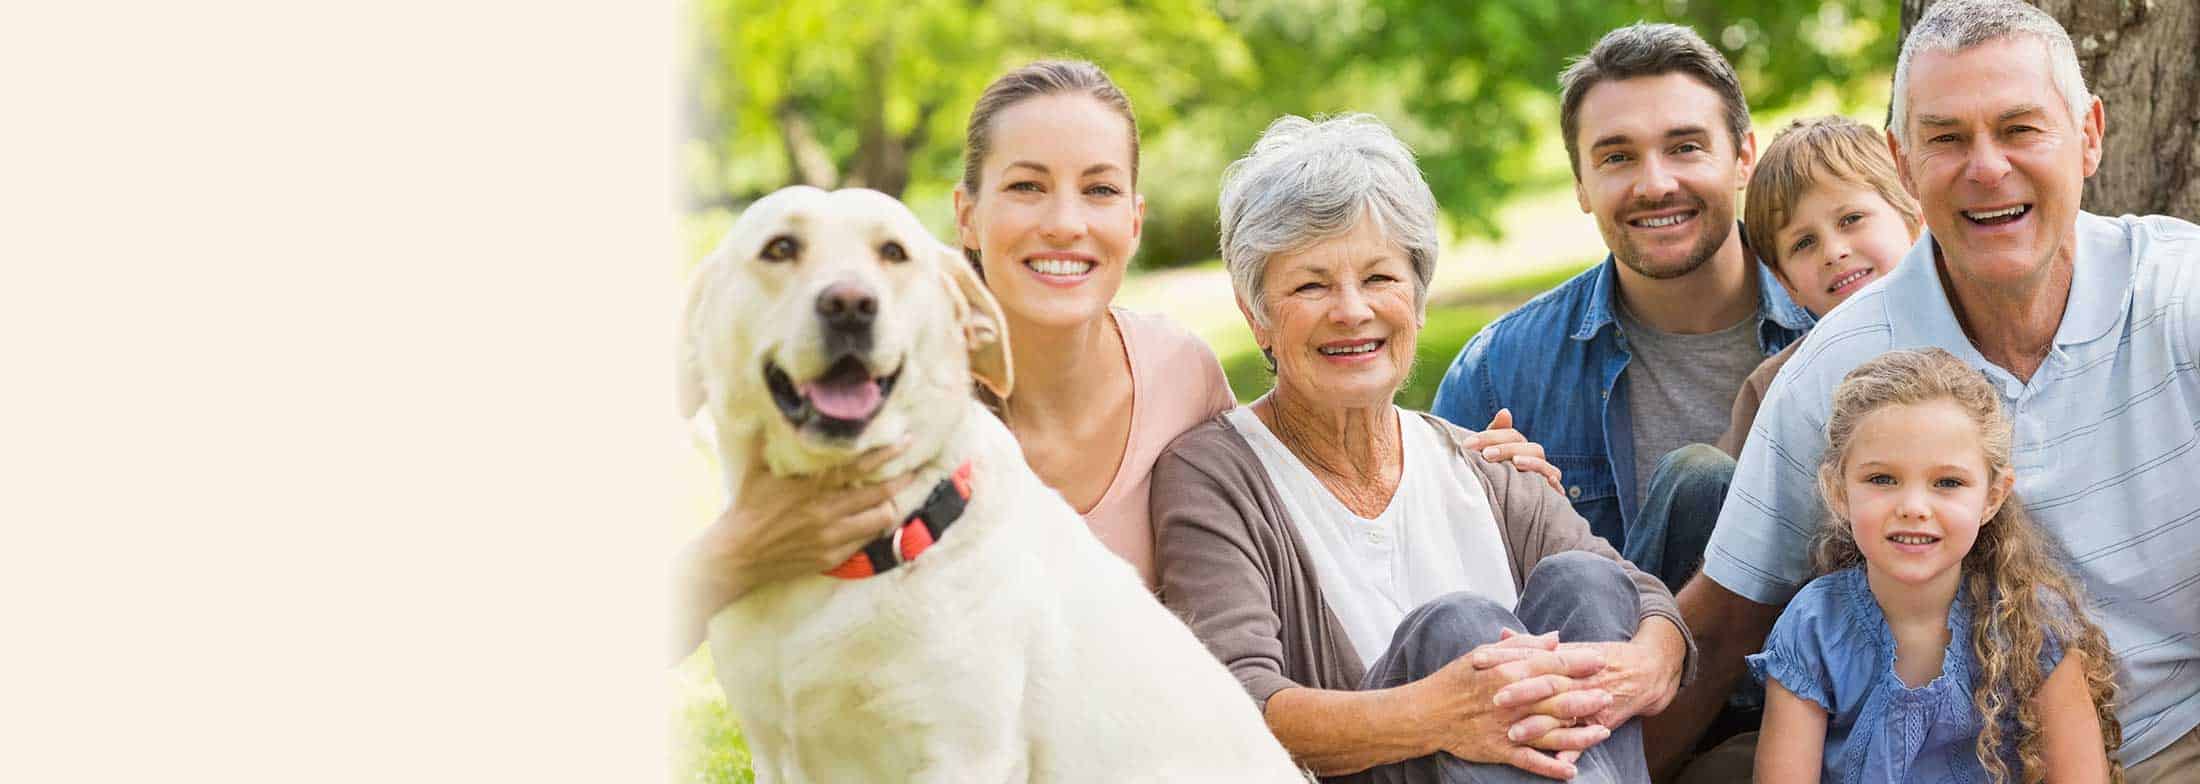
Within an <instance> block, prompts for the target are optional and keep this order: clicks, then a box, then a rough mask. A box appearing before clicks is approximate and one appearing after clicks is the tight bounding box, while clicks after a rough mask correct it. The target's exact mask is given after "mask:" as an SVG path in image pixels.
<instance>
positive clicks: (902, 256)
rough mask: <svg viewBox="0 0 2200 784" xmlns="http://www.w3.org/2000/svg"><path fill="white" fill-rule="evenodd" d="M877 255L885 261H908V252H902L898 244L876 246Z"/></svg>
mask: <svg viewBox="0 0 2200 784" xmlns="http://www.w3.org/2000/svg"><path fill="white" fill-rule="evenodd" d="M878 255H879V256H880V257H882V258H884V259H886V260H887V261H908V260H909V252H908V251H905V250H902V249H901V243H899V242H889V243H886V244H884V245H880V246H878Z"/></svg>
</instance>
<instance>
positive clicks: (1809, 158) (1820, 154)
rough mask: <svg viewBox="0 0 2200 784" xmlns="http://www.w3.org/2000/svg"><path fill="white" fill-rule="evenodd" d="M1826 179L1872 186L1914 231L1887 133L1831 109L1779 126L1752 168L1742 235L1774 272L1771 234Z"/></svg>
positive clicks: (1911, 207)
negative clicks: (1825, 112) (1807, 193)
mask: <svg viewBox="0 0 2200 784" xmlns="http://www.w3.org/2000/svg"><path fill="white" fill-rule="evenodd" d="M1826 178H1832V179H1837V180H1846V181H1848V182H1852V183H1856V184H1859V185H1868V186H1871V188H1872V190H1875V191H1878V192H1879V198H1881V199H1884V200H1886V202H1887V206H1889V207H1893V208H1894V211H1895V212H1896V213H1897V214H1900V215H1901V216H1902V222H1903V223H1904V224H1905V225H1907V226H1908V227H1909V229H1910V235H1911V236H1916V235H1917V224H1918V207H1917V199H1915V198H1912V197H1911V196H1910V192H1909V191H1907V190H1904V189H1903V188H1902V178H1901V176H1900V175H1898V174H1896V173H1895V170H1894V158H1892V157H1890V156H1889V155H1888V154H1887V140H1886V137H1884V136H1881V135H1880V133H1879V131H1878V130H1877V129H1875V128H1872V127H1871V126H1869V125H1865V124H1863V123H1860V122H1857V121H1855V120H1851V119H1849V118H1847V117H1842V116H1840V115H1835V114H1829V115H1826V116H1823V117H1811V118H1807V119H1802V120H1796V121H1794V122H1791V123H1788V126H1787V127H1786V128H1782V129H1780V135H1779V136H1777V137H1774V138H1773V140H1772V143H1771V144H1768V145H1765V151H1764V154H1762V155H1759V156H1758V157H1757V171H1756V172H1755V173H1753V174H1751V175H1750V176H1749V191H1748V197H1747V199H1746V200H1745V201H1744V202H1743V203H1742V239H1744V240H1746V241H1747V242H1748V243H1749V247H1750V249H1751V250H1754V251H1756V252H1757V259H1758V260H1759V261H1762V262H1764V265H1765V266H1767V267H1771V268H1772V271H1773V272H1774V273H1776V274H1778V273H1780V254H1781V253H1782V251H1783V250H1784V249H1783V248H1781V247H1780V243H1779V242H1778V240H1776V239H1775V237H1774V235H1776V234H1778V233H1779V231H1780V229H1781V228H1783V227H1785V226H1787V222H1788V218H1789V213H1790V212H1791V211H1793V210H1794V208H1795V203H1796V202H1798V201H1802V199H1803V194H1804V193H1806V192H1808V191H1809V190H1810V189H1811V188H1814V187H1817V186H1818V184H1819V183H1820V182H1821V181H1823V180H1824V179H1826ZM1781 279H1783V280H1785V279H1786V276H1785V275H1784V274H1783V275H1782V278H1781Z"/></svg>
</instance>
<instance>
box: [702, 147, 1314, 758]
mask: <svg viewBox="0 0 2200 784" xmlns="http://www.w3.org/2000/svg"><path fill="white" fill-rule="evenodd" d="M1006 340H1007V337H1006V335H1005V334H1004V333H1003V328H1002V322H1001V314H1000V309H999V306H998V305H997V304H996V303H995V302H994V300H993V297H992V295H991V294H990V293H989V292H987V290H986V288H985V286H984V284H983V283H981V282H980V281H979V280H978V278H977V276H976V274H975V273H973V272H972V270H971V269H970V267H969V265H968V264H967V263H966V262H965V261H964V260H963V258H962V257H961V256H960V255H959V254H957V253H956V252H954V251H953V250H951V249H949V248H947V247H946V246H944V245H942V244H940V243H939V242H938V241H936V240H934V239H933V238H932V236H931V235H930V234H929V233H927V232H926V231H925V229H924V227H923V226H922V225H921V224H919V223H918V221H917V219H916V218H915V216H913V215H911V214H910V213H909V211H908V210H907V209H906V208H904V207H903V206H902V205H901V203H900V202H897V201H895V200H894V199H892V198H890V197H888V196H886V195H884V194H881V193H878V192H875V191H867V190H854V189H850V190H841V191H833V192H830V193H828V192H826V191H823V190H819V189H816V188H807V187H796V188H788V189H786V190H782V191H779V192H777V193H774V194H772V195H770V196H767V197H765V198H764V199H762V200H759V201H757V202H756V203H755V204H754V205H752V206H751V207H750V208H749V209H748V210H747V211H746V212H745V213H743V214H742V216H741V218H740V219H739V220H738V221H737V222H736V223H735V224H734V226H733V229H732V231H731V232H730V233H729V235H728V236H727V237H726V239H725V240H724V242H722V243H721V244H720V245H719V246H718V249H717V250H716V251H715V252H713V253H712V255H711V256H710V258H708V259H707V260H705V261H704V263H703V266H702V268H701V269H700V271H699V272H698V273H697V275H696V279H695V284H694V289H693V291H692V293H691V294H690V295H689V300H688V313H687V323H686V343H685V345H684V346H683V350H682V353H683V357H682V370H681V377H682V387H683V394H682V397H683V401H682V405H683V407H684V408H685V409H686V411H687V412H688V413H689V414H691V415H692V414H693V412H694V411H695V410H696V409H698V408H700V409H702V410H705V411H708V412H709V414H710V418H711V421H712V422H713V424H714V425H715V427H716V429H717V431H718V438H717V443H718V444H719V451H720V452H721V453H722V457H723V458H724V462H725V465H726V470H727V475H728V477H729V482H733V481H738V479H737V478H738V477H740V476H741V475H742V472H743V469H744V467H745V466H746V465H747V464H748V463H747V461H751V460H763V461H766V464H767V466H768V468H769V469H770V470H772V471H773V472H775V473H777V474H780V475H826V476H832V475H833V474H834V472H835V471H836V469H840V468H842V467H845V466H848V465H850V464H851V463H852V462H853V461H854V459H855V458H856V456H857V455H859V454H860V453H863V452H864V451H866V450H868V449H871V448H873V447H878V446H881V445H886V444H893V443H897V442H902V441H903V439H907V441H906V443H907V444H909V446H908V447H907V448H906V449H905V450H904V451H903V453H902V454H901V455H900V456H899V457H897V458H895V459H894V461H893V462H891V463H889V464H887V465H885V466H883V467H881V468H880V469H878V470H877V471H876V473H875V474H874V475H871V476H857V477H846V481H849V482H851V483H867V482H878V481H881V480H883V479H885V478H887V477H891V476H895V475H898V474H900V473H902V472H908V471H915V472H916V474H917V480H916V481H915V482H913V483H912V484H911V486H910V489H909V490H907V491H905V492H904V493H902V495H901V497H898V498H896V499H895V507H894V508H895V509H896V510H900V511H903V512H906V513H908V514H909V515H910V519H909V520H908V521H906V522H905V523H903V524H901V525H899V526H897V527H896V528H895V529H894V530H892V531H888V532H882V533H881V536H880V538H879V539H878V540H877V541H874V542H872V543H871V545H870V546H868V547H866V548H865V549H864V551H863V552H862V553H859V554H858V555H857V556H856V557H855V558H854V559H852V560H851V561H850V562H849V563H848V564H845V565H843V566H842V567H841V568H839V569H835V570H833V572H832V573H831V574H830V575H816V576H811V577H805V578H800V579H796V580H791V581H787V582H783V583H780V584H776V585H772V586H767V587H764V588H761V589H758V590H757V591H755V592H753V593H751V594H749V595H748V596H745V597H743V598H742V599H740V600H738V601H736V602H734V603H733V604H732V605H730V606H728V607H726V608H725V609H724V610H722V611H720V612H719V613H718V615H717V616H716V617H714V618H713V619H711V622H710V646H711V654H712V657H713V659H714V660H715V661H716V663H717V667H718V681H719V685H720V686H721V687H722V688H724V689H725V692H726V697H727V700H728V702H729V703H730V704H731V706H732V708H733V710H734V712H735V714H736V715H737V716H738V717H739V718H740V721H741V727H742V730H743V731H744V733H745V734H746V735H747V736H748V740H749V745H750V750H751V752H752V753H753V758H754V762H755V767H756V773H757V777H758V780H759V781H766V782H794V781H808V782H891V781H912V782H987V783H988V784H991V783H993V782H1022V781H1034V782H1083V781H1090V782H1121V781H1253V782H1283V781H1304V780H1305V779H1304V777H1303V776H1302V774H1301V772H1300V771H1299V770H1298V769H1297V768H1296V767H1295V766H1294V765H1293V764H1292V762H1291V760H1290V757H1289V755H1288V754H1286V753H1285V752H1284V750H1283V748H1282V746H1281V745H1279V744H1278V743H1277V742H1276V740H1275V738H1274V737H1273V736H1272V735H1270V734H1269V732H1268V729H1267V727H1266V725H1265V724H1264V723H1263V722H1262V720H1261V717H1260V715H1259V714H1258V713H1257V712H1256V711H1255V709H1254V707H1253V703H1252V701H1251V700H1250V699H1248V698H1247V696H1246V694H1245V692H1244V691H1243V690H1242V689H1240V688H1239V686H1238V684H1237V681H1236V680H1235V679H1233V678H1232V677H1231V676H1230V674H1229V673H1228V672H1227V671H1226V670H1224V669H1223V667H1222V665H1221V664H1220V663H1219V662H1217V661H1216V660H1215V659H1214V657H1213V656H1212V655H1210V654H1209V653H1208V652H1207V650H1206V649H1205V648H1204V647H1202V646H1201V645H1200V643H1199V641H1198V640H1197V639H1195V638H1194V637H1193V636H1192V634H1191V632H1190V631H1189V630H1187V629H1186V628H1185V627H1184V626H1183V625H1182V624H1181V623H1180V622H1178V620H1177V619H1176V617H1175V616H1173V615H1171V614H1170V613H1169V612H1168V611H1167V610H1166V609H1164V608H1163V607H1162V606H1161V604H1160V603H1159V602H1157V601H1155V600H1154V598H1153V597H1152V596H1151V595H1150V594H1148V593H1147V592H1146V590H1145V587H1144V585H1143V584H1142V583H1141V582H1140V581H1139V579H1138V576H1137V574H1136V572H1135V571H1133V570H1132V568H1131V567H1130V566H1129V565H1128V564H1126V563H1124V562H1123V561H1122V560H1120V559H1118V558H1117V557H1116V556H1115V555H1114V554H1112V553H1110V552H1109V551H1108V550H1107V549H1106V548H1105V547H1103V546H1102V545H1101V544H1100V542H1099V540H1097V539H1095V538H1093V536H1092V534H1091V532H1090V531H1088V530H1087V529H1086V527H1085V523H1084V521H1083V519H1082V518H1080V517H1079V516H1078V515H1077V513H1076V512H1075V511H1074V510H1072V509H1071V508H1070V506H1069V504H1068V503H1067V502H1065V501H1063V500H1062V497H1061V495H1060V494H1058V493H1056V492H1055V491H1054V490H1052V489H1050V488H1048V487H1047V486H1046V485H1044V484H1042V483H1041V482H1040V481H1039V478H1038V476H1037V475H1035V474H1033V473H1032V472H1031V469H1030V467H1029V466H1027V465H1025V463H1024V461H1023V457H1022V452H1021V451H1020V450H1019V449H1018V448H1017V446H1016V442H1015V440H1014V439H1013V437H1012V436H1010V434H1009V432H1008V430H1007V429H1006V428H1005V427H1003V426H1002V425H1001V423H1000V422H999V421H998V420H996V419H995V418H994V417H993V416H992V415H990V414H988V413H987V412H986V410H985V408H984V407H983V406H981V405H980V404H978V403H977V402H975V401H974V400H973V398H972V396H971V391H972V390H971V379H972V378H973V377H975V378H976V379H978V381H979V383H982V384H985V385H986V386H988V387H991V388H992V389H993V391H995V392H996V393H999V394H1005V393H1006V392H1007V391H1008V388H1009V384H1010V381H1011V373H1010V368H1009V360H1008V350H1007V346H1006ZM757 444H761V445H762V446H761V453H760V454H750V453H748V452H750V451H752V450H754V449H755V448H756V446H755V445H757ZM731 491H732V493H733V498H734V499H735V503H739V502H740V498H741V495H740V494H741V488H739V487H732V488H731Z"/></svg>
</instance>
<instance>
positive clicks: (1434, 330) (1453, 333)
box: [1209, 264, 1587, 411]
mask: <svg viewBox="0 0 2200 784" xmlns="http://www.w3.org/2000/svg"><path fill="white" fill-rule="evenodd" d="M1583 266H1587V265H1586V264H1584V265H1583ZM1581 270H1582V267H1559V268H1556V269H1550V270H1544V271H1539V272H1534V273H1529V274H1526V275H1519V276H1516V277H1512V278H1507V279H1504V280H1500V281H1497V282H1495V283H1491V284H1488V285H1485V286H1477V287H1474V288H1471V289H1468V290H1467V291H1464V292H1461V293H1459V294H1457V295H1454V296H1451V297H1446V298H1443V299H1440V300H1436V301H1432V302H1430V303H1429V305H1428V323H1427V324H1425V325H1423V326H1422V327H1421V336H1420V340H1419V343H1418V345H1416V346H1415V347H1414V352H1413V375H1412V376H1411V377H1409V378H1407V379H1406V384H1405V386H1404V387H1401V388H1399V390H1398V396H1397V398H1396V401H1397V403H1398V405H1399V406H1400V407H1403V408H1406V409H1409V410H1414V411H1426V410H1428V405H1429V402H1430V401H1432V400H1434V399H1435V398H1436V385H1437V384H1439V383H1442V382H1443V380H1444V371H1445V370H1446V369H1447V368H1449V367H1451V360H1452V358H1454V357H1457V356H1458V355H1459V349H1461V348H1464V347H1465V346H1466V345H1467V341H1468V340H1471V339H1473V338H1474V335H1475V333H1478V332H1481V331H1482V327H1484V326H1487V325H1488V324H1489V323H1490V322H1491V321H1494V320H1496V318H1497V317H1498V316H1501V315H1504V314H1505V312H1506V311H1509V310H1512V309H1513V308H1514V307H1516V306H1518V305H1519V304H1520V303H1522V302H1526V301H1528V300H1529V299H1531V298H1533V297H1534V296H1535V295H1537V294H1540V293H1542V292H1544V291H1545V290H1548V289H1550V288H1551V287H1553V286H1556V285H1558V284H1560V283H1563V282H1565V281H1566V279H1567V278H1571V277H1573V276H1574V275H1575V274H1577V273H1579V272H1581ZM1238 331H1239V332H1240V333H1243V332H1244V329H1243V328H1240V329H1239V330H1238ZM1209 343H1210V344H1212V345H1214V348H1215V353H1216V356H1217V357H1219V358H1220V359H1221V360H1222V372H1223V375H1225V376H1228V377H1229V379H1230V391H1231V392H1232V393H1234V394H1236V395H1237V398H1238V402H1240V403H1249V402H1252V400H1253V399H1254V398H1257V397H1260V396H1261V395H1263V394H1266V393H1267V392H1268V389H1269V387H1271V386H1274V384H1275V376H1274V375H1272V374H1270V373H1269V372H1268V363H1267V361H1266V360H1265V359H1263V358H1262V357H1261V355H1260V349H1259V347H1257V346H1254V345H1252V340H1251V338H1250V337H1247V336H1244V335H1242V334H1241V335H1240V336H1239V337H1238V339H1236V340H1232V341H1229V343H1230V345H1229V346H1228V347H1225V346H1224V345H1222V344H1223V343H1224V340H1223V339H1220V338H1219V337H1217V338H1210V339H1209Z"/></svg>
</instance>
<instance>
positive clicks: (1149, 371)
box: [1085, 308, 1237, 590]
mask: <svg viewBox="0 0 2200 784" xmlns="http://www.w3.org/2000/svg"><path fill="white" fill-rule="evenodd" d="M1112 312H1113V313H1114V314H1115V323H1116V324H1117V325H1118V327H1119V328H1120V329H1121V330H1122V334H1123V350H1124V353H1125V354H1127V355H1129V358H1130V366H1131V426H1130V438H1129V439H1127V440H1126V441H1125V442H1124V445H1123V462H1122V463H1121V465H1119V466H1118V467H1117V468H1116V469H1115V479H1114V480H1113V481H1112V482H1110V483H1109V484H1108V489H1107V491H1106V492H1104V493H1101V495H1100V502H1099V503H1097V504H1094V505H1093V507H1092V510H1091V511H1088V512H1086V513H1085V523H1086V524H1087V525H1090V526H1092V533H1093V535H1095V536H1098V537H1099V538H1100V542H1101V543H1102V544H1105V545H1107V546H1108V549H1109V550H1110V551H1113V552H1114V553H1115V554H1116V555H1119V556H1122V557H1123V560H1125V561H1129V562H1130V564H1131V566H1134V567H1137V569H1138V575H1139V577H1140V578H1142V579H1144V580H1145V581H1146V588H1147V589H1148V590H1153V589H1154V588H1156V587H1157V586H1158V585H1159V580H1158V578H1157V576H1156V575H1155V573H1154V563H1153V520H1152V519H1151V518H1150V517H1149V512H1148V510H1147V506H1146V501H1147V496H1148V495H1149V494H1150V492H1151V489H1152V483H1151V479H1152V475H1153V463H1154V460H1156V459H1158V458H1160V457H1161V450H1162V448H1163V447H1166V446H1168V445H1169V442H1171V441H1174V440H1176V437H1177V436H1180V435H1183V434H1184V431H1186V430H1190V429H1192V426H1193V425H1197V424H1199V423H1201V422H1205V421H1207V420H1209V419H1212V418H1214V416H1215V415H1216V414H1220V413H1222V412H1224V411H1228V410H1230V409H1232V408H1234V407H1236V406H1237V398H1236V396H1234V395H1232V394H1231V393H1230V383H1229V381H1228V380H1227V379H1225V378H1224V377H1223V375H1222V363H1220V362H1217V361H1215V353H1214V351H1213V350H1212V349H1209V348H1207V344H1206V343H1205V342H1203V341H1201V340H1200V339H1199V337H1198V336H1196V335H1193V334H1192V333H1190V332H1188V331H1186V330H1185V329H1184V328H1183V327H1180V326H1177V325H1176V323H1175V322H1172V321H1170V320H1168V319H1167V318H1165V317H1162V316H1158V315H1153V316H1149V315H1145V314H1141V313H1133V312H1131V311H1128V310H1123V309H1121V308H1115V309H1113V311H1112Z"/></svg>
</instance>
